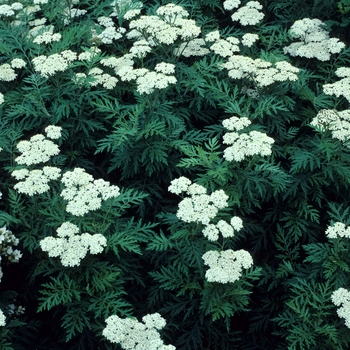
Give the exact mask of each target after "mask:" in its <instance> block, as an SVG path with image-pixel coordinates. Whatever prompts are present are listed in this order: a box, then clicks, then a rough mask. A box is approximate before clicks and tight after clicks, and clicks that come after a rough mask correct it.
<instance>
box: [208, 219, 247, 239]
mask: <svg viewBox="0 0 350 350" xmlns="http://www.w3.org/2000/svg"><path fill="white" fill-rule="evenodd" d="M242 228H243V221H242V219H241V218H239V217H238V216H234V217H232V218H231V221H230V224H228V223H227V222H226V221H224V220H219V222H218V223H217V224H216V225H214V224H208V225H206V227H205V228H204V229H203V231H202V233H203V235H204V237H206V238H207V239H208V240H209V241H217V240H218V239H219V232H220V233H221V234H222V236H223V237H224V238H228V237H233V236H234V231H240V230H241V229H242Z"/></svg>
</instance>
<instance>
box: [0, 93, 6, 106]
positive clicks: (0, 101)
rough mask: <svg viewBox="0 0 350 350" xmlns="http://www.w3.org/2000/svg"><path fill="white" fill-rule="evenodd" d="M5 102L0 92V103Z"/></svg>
mask: <svg viewBox="0 0 350 350" xmlns="http://www.w3.org/2000/svg"><path fill="white" fill-rule="evenodd" d="M4 102H5V99H4V95H3V94H2V93H1V92H0V105H2V104H3V103H4Z"/></svg>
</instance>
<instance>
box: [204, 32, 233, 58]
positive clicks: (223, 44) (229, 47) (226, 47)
mask: <svg viewBox="0 0 350 350" xmlns="http://www.w3.org/2000/svg"><path fill="white" fill-rule="evenodd" d="M207 36H208V35H207ZM238 44H239V39H237V38H235V37H233V36H231V37H227V38H226V39H217V40H215V42H214V44H213V45H211V46H210V50H212V51H213V52H214V53H216V54H217V55H219V56H221V57H230V56H232V55H233V54H234V52H239V47H238Z"/></svg>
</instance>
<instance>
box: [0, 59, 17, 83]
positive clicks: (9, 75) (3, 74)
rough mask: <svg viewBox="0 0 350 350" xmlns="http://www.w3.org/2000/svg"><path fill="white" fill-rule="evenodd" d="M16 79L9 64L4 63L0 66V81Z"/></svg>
mask: <svg viewBox="0 0 350 350" xmlns="http://www.w3.org/2000/svg"><path fill="white" fill-rule="evenodd" d="M16 78H17V74H16V73H15V71H14V69H13V68H12V67H11V65H10V64H8V63H4V64H2V65H0V80H2V81H13V80H15V79H16Z"/></svg>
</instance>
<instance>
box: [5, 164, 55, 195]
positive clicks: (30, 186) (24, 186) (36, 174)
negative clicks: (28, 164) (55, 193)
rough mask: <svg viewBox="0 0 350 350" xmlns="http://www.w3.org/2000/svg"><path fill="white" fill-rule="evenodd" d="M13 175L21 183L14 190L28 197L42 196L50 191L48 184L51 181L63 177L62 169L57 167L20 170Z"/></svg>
mask: <svg viewBox="0 0 350 350" xmlns="http://www.w3.org/2000/svg"><path fill="white" fill-rule="evenodd" d="M11 175H12V176H13V177H14V178H15V179H16V180H24V181H19V182H18V183H17V184H16V185H15V186H13V188H14V189H15V190H17V191H18V192H19V193H25V194H27V195H28V196H33V195H35V194H41V193H44V192H46V191H48V190H49V189H50V186H49V185H48V183H49V182H50V180H57V179H58V178H59V177H60V176H61V169H59V168H56V167H50V166H44V167H43V169H42V170H40V169H33V170H28V169H19V170H14V171H13V172H12V173H11Z"/></svg>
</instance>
